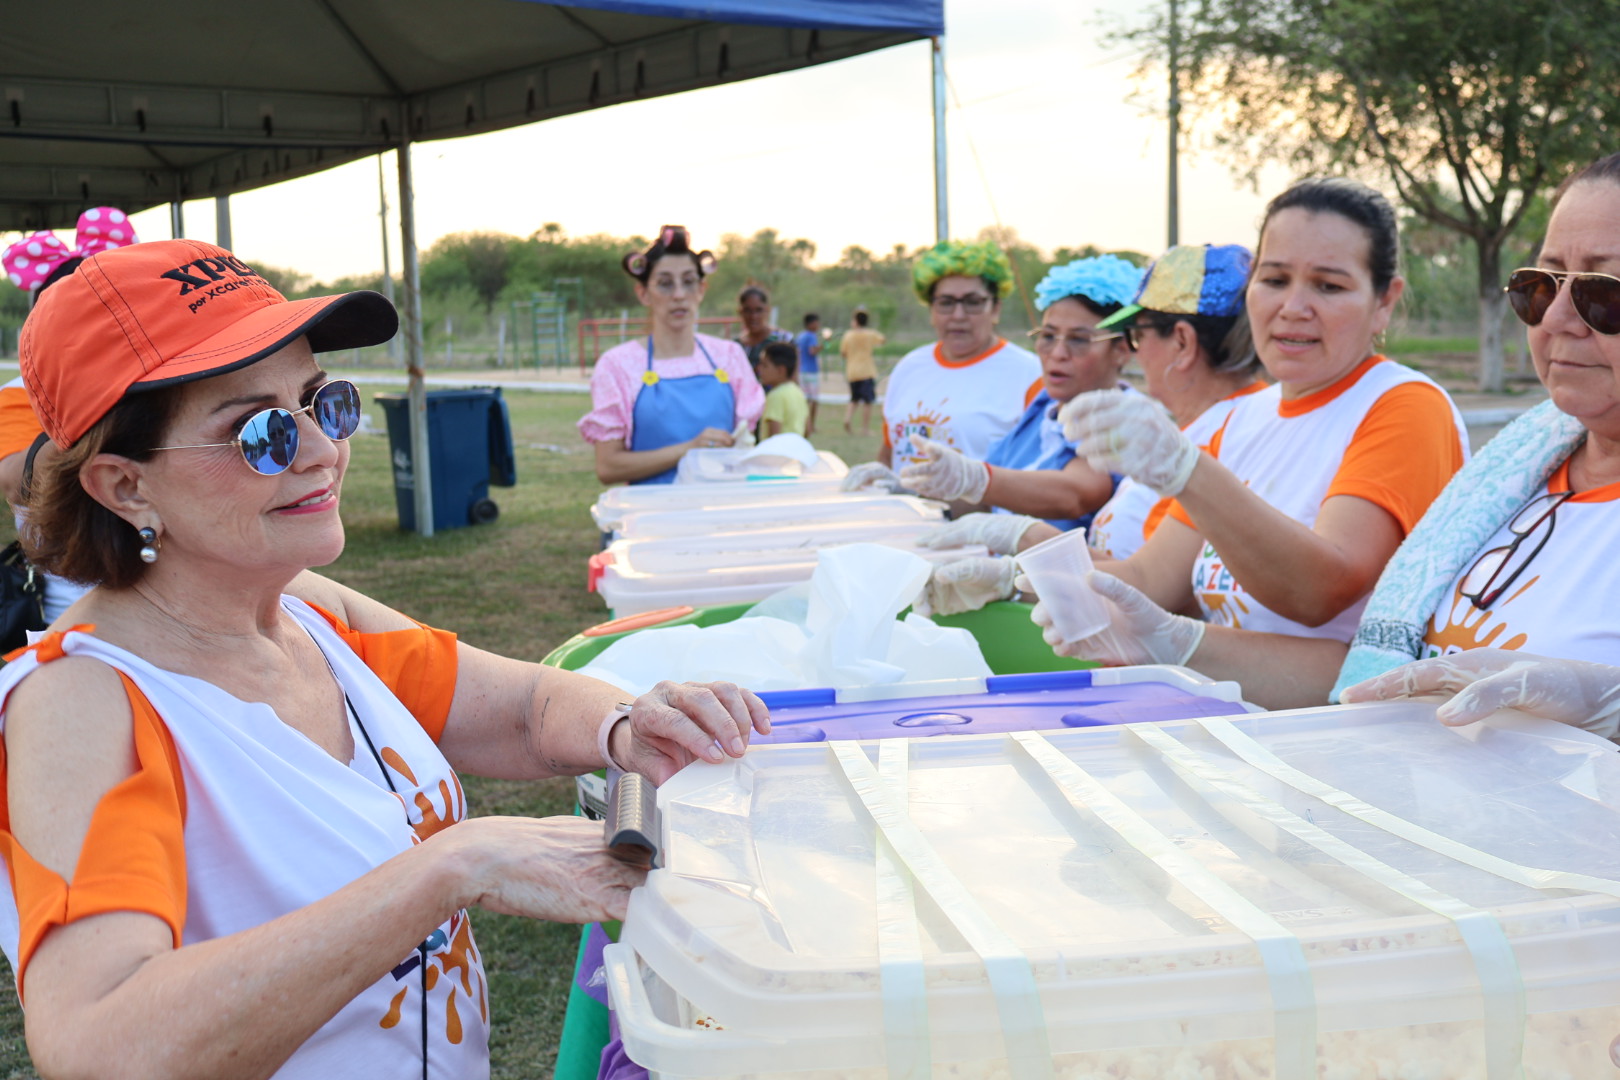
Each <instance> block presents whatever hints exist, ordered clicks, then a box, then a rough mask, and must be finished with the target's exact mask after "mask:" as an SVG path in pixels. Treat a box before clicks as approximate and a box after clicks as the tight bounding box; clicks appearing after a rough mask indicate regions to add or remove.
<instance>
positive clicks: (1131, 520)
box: [1086, 382, 1266, 559]
mask: <svg viewBox="0 0 1620 1080" xmlns="http://www.w3.org/2000/svg"><path fill="white" fill-rule="evenodd" d="M1265 388H1266V384H1265V383H1263V382H1255V383H1251V384H1249V385H1248V386H1245V387H1244V388H1243V389H1242V390H1239V391H1238V392H1237V393H1235V394H1230V395H1228V396H1227V397H1224V398H1222V399H1221V400H1220V401H1217V402H1216V403H1215V404H1213V405H1211V406H1210V407H1209V408H1207V409H1205V410H1204V411H1203V412H1201V413H1199V414H1198V415H1197V416H1196V417H1194V418H1193V421H1192V423H1190V424H1188V425H1187V426H1186V427H1184V428H1182V429H1181V430H1182V431H1183V432H1185V433H1186V435H1187V438H1189V439H1191V440H1192V441H1193V445H1194V446H1197V447H1199V448H1201V449H1203V448H1207V447H1208V446H1209V442H1210V440H1211V439H1213V438H1214V437H1215V433H1216V432H1217V431H1219V430H1220V429H1221V426H1222V425H1224V424H1225V423H1226V418H1227V417H1228V416H1231V415H1232V409H1233V408H1234V407H1235V406H1236V405H1237V403H1238V399H1239V398H1244V397H1248V396H1249V395H1250V394H1257V393H1259V392H1260V391H1262V390H1264V389H1265ZM1169 512H1170V500H1169V499H1166V498H1164V497H1163V496H1162V495H1160V494H1159V493H1158V492H1157V491H1154V490H1153V489H1152V488H1150V487H1148V486H1147V485H1146V484H1139V483H1137V482H1136V481H1135V480H1132V479H1131V478H1130V477H1128V476H1127V477H1124V478H1123V479H1121V480H1120V482H1119V486H1118V487H1116V488H1115V489H1114V495H1113V497H1112V498H1110V499H1109V500H1108V501H1107V502H1106V503H1104V504H1103V507H1102V509H1101V510H1098V511H1097V516H1096V517H1094V518H1092V519H1091V529H1090V531H1089V532H1088V533H1087V534H1086V543H1087V544H1088V545H1089V546H1090V547H1091V550H1092V551H1094V552H1096V553H1097V554H1098V555H1099V556H1100V557H1102V558H1105V559H1128V558H1130V557H1131V556H1132V555H1134V554H1136V551H1137V549H1138V548H1140V547H1141V546H1142V545H1143V544H1145V543H1147V541H1148V537H1150V536H1152V535H1153V532H1154V530H1155V529H1157V528H1158V527H1159V523H1160V522H1161V521H1163V520H1164V518H1165V515H1166V514H1168V513H1169Z"/></svg>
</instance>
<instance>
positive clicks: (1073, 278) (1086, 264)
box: [1035, 255, 1142, 311]
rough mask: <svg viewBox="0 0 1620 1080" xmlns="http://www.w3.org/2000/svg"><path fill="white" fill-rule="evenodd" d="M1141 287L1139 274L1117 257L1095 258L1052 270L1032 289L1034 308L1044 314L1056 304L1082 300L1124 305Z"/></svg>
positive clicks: (1103, 256) (1104, 256)
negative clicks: (1075, 299) (1076, 297)
mask: <svg viewBox="0 0 1620 1080" xmlns="http://www.w3.org/2000/svg"><path fill="white" fill-rule="evenodd" d="M1141 285H1142V271H1141V269H1140V268H1139V267H1136V266H1132V265H1131V264H1130V263H1129V262H1126V261H1125V260H1124V259H1122V258H1120V257H1119V256H1118V255H1096V256H1093V257H1092V258H1089V259H1076V260H1074V262H1071V263H1065V264H1064V265H1062V266H1054V267H1052V269H1051V270H1050V271H1049V272H1048V273H1047V275H1046V276H1045V277H1044V278H1042V279H1041V283H1040V284H1039V285H1037V286H1035V306H1036V307H1037V308H1038V309H1040V310H1041V311H1045V310H1046V309H1047V308H1049V307H1051V306H1052V305H1053V304H1055V303H1057V302H1058V301H1059V300H1063V299H1065V298H1067V297H1070V296H1084V297H1087V298H1088V299H1091V300H1095V301H1096V302H1097V303H1098V304H1128V303H1130V302H1131V300H1132V298H1133V297H1135V296H1136V290H1137V289H1138V288H1140V287H1141Z"/></svg>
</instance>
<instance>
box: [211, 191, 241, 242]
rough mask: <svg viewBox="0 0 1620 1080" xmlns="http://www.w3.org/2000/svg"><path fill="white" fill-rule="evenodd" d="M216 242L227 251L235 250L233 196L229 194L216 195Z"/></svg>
mask: <svg viewBox="0 0 1620 1080" xmlns="http://www.w3.org/2000/svg"><path fill="white" fill-rule="evenodd" d="M214 243H216V244H218V245H219V246H220V247H222V248H224V249H225V250H226V251H235V250H236V249H235V248H233V247H231V197H230V196H229V195H215V196H214Z"/></svg>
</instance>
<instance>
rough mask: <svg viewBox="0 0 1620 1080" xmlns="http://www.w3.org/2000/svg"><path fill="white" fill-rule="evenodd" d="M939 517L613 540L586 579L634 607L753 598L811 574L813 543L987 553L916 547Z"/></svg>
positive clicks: (614, 600) (615, 604)
mask: <svg viewBox="0 0 1620 1080" xmlns="http://www.w3.org/2000/svg"><path fill="white" fill-rule="evenodd" d="M938 524H939V522H938V521H932V520H925V519H923V518H921V517H917V516H912V519H911V520H910V521H909V522H904V521H901V522H893V521H890V522H876V523H870V524H862V523H857V522H847V521H832V522H828V523H826V524H825V525H823V526H820V527H805V526H797V527H791V528H760V529H750V530H746V531H739V532H728V533H711V534H707V535H694V536H655V537H648V538H644V539H630V540H615V541H613V543H611V544H609V545H608V546H607V549H606V550H604V551H600V552H597V553H596V554H595V555H593V556H591V558H590V560H589V562H588V564H587V570H586V573H587V578H586V583H587V586H588V587H589V588H591V589H593V590H595V591H596V592H598V593H600V594H601V595H602V599H603V600H604V601H606V603H607V605H608V607H609V608H611V609H612V611H613V613H614V614H615V615H634V614H636V613H638V612H643V611H653V610H656V609H658V608H666V607H675V606H677V605H681V604H687V605H691V606H693V607H707V606H711V605H715V604H741V603H757V602H758V601H760V600H763V599H765V598H766V597H767V596H770V595H772V594H774V593H776V592H779V591H781V590H782V589H784V588H786V587H787V586H789V585H793V584H796V583H798V582H801V581H808V580H810V575H811V574H813V573H814V572H815V569H816V551H817V550H818V549H820V548H824V547H833V546H836V545H839V544H860V543H868V544H883V545H886V546H888V547H897V548H900V549H901V550H904V551H909V552H911V553H912V554H915V555H920V556H922V557H923V558H925V559H927V560H929V561H930V562H945V561H950V560H952V559H959V558H962V557H964V556H968V555H983V554H985V550H984V548H983V547H978V546H974V547H965V548H950V549H946V550H943V551H936V550H934V549H932V548H924V547H918V546H917V540H918V539H919V538H920V537H921V536H922V535H923V534H925V533H927V532H930V531H932V530H933V529H934V528H936V527H937V526H938Z"/></svg>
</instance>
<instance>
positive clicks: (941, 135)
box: [928, 37, 951, 241]
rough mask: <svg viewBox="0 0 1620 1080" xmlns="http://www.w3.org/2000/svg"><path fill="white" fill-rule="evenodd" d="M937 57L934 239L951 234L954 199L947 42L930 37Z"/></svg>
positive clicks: (935, 67) (935, 80)
mask: <svg viewBox="0 0 1620 1080" xmlns="http://www.w3.org/2000/svg"><path fill="white" fill-rule="evenodd" d="M928 40H929V41H930V43H931V48H932V50H933V58H934V239H935V240H938V241H945V240H949V239H950V238H951V220H950V202H949V199H948V198H947V197H946V192H945V42H944V39H943V38H938V37H933V38H929V39H928Z"/></svg>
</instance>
